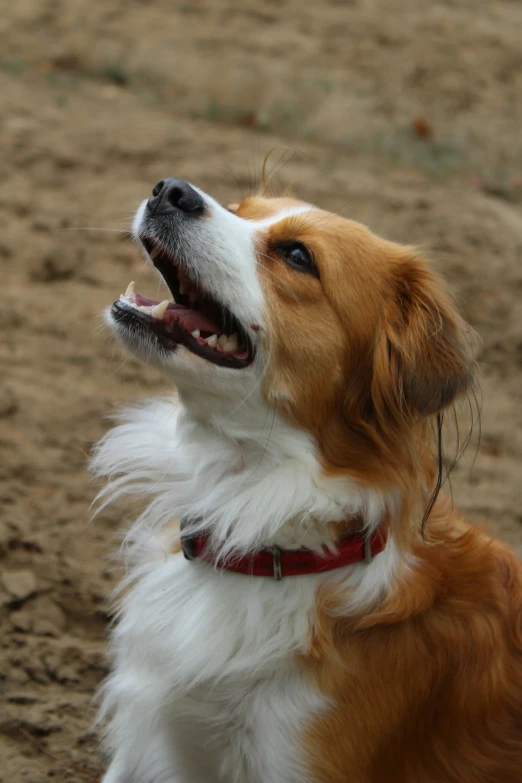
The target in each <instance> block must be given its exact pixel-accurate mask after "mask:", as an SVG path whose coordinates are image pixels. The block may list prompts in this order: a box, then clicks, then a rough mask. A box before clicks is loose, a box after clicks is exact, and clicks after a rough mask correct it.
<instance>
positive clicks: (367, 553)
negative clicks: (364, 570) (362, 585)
mask: <svg viewBox="0 0 522 783" xmlns="http://www.w3.org/2000/svg"><path fill="white" fill-rule="evenodd" d="M372 560H373V552H372V538H371V536H366V538H365V539H364V562H365V563H366V565H369V564H370V563H371V562H372Z"/></svg>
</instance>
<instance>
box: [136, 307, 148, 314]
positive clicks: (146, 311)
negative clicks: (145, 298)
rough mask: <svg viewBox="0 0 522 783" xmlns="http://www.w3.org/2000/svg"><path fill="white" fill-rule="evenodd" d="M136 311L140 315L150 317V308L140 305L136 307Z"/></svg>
mask: <svg viewBox="0 0 522 783" xmlns="http://www.w3.org/2000/svg"><path fill="white" fill-rule="evenodd" d="M138 310H139V311H140V313H147V315H150V307H145V305H140V306H139V307H138Z"/></svg>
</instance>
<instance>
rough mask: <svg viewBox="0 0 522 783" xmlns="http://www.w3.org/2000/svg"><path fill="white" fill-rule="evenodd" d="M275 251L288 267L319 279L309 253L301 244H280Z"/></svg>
mask: <svg viewBox="0 0 522 783" xmlns="http://www.w3.org/2000/svg"><path fill="white" fill-rule="evenodd" d="M276 250H277V252H278V253H279V255H280V256H281V257H282V258H283V259H284V260H285V261H286V263H287V264H288V266H291V267H293V268H294V269H298V270H299V271H300V272H308V273H309V274H311V275H314V276H315V277H319V270H318V269H317V266H316V263H315V259H314V257H313V255H312V253H311V251H310V250H308V248H307V247H306V246H305V245H303V244H302V243H301V242H281V243H280V244H278V245H277V247H276Z"/></svg>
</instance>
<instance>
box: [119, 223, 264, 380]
mask: <svg viewBox="0 0 522 783" xmlns="http://www.w3.org/2000/svg"><path fill="white" fill-rule="evenodd" d="M142 241H143V244H144V246H145V248H146V249H147V252H148V253H149V256H150V259H151V261H152V262H153V263H154V266H155V267H156V268H157V269H158V270H159V271H160V272H161V274H162V276H163V278H164V280H165V283H166V284H167V285H168V287H169V290H170V292H171V294H172V297H173V299H174V301H173V302H170V301H169V300H167V299H165V300H163V301H162V302H158V301H156V300H154V299H148V298H146V297H144V296H141V295H140V294H138V293H136V292H135V290H134V282H132V283H130V284H129V286H128V287H127V290H126V291H125V294H121V295H120V298H119V300H118V301H116V302H114V304H113V306H112V316H113V318H114V320H115V321H116V322H117V323H119V324H122V325H124V326H126V328H127V329H129V330H131V331H136V332H141V333H142V334H143V333H146V332H150V333H151V334H153V335H154V336H155V338H156V339H157V340H158V341H159V342H160V344H161V345H162V347H163V348H164V349H165V350H167V351H171V350H175V349H176V346H177V345H184V346H185V347H186V348H187V349H188V350H189V351H191V352H192V353H194V354H196V355H197V356H201V357H202V358H203V359H206V360H207V361H209V362H213V363H214V364H218V365H220V366H223V367H230V368H235V369H240V368H242V367H247V366H248V365H249V364H251V363H252V361H253V359H254V350H253V346H252V344H251V342H250V341H249V339H248V337H247V335H246V334H245V332H244V330H243V328H242V327H241V325H240V323H239V322H238V321H237V319H236V318H235V317H234V316H233V315H232V313H231V312H230V310H228V308H227V307H226V306H225V305H223V304H221V303H219V302H217V301H216V300H215V299H213V298H212V297H211V296H210V295H209V294H208V293H206V292H205V291H203V290H202V288H201V287H200V286H199V285H197V283H195V282H194V281H193V280H191V278H190V277H189V275H188V273H187V272H186V271H185V270H184V269H182V268H181V267H180V266H179V265H178V264H177V263H176V260H175V259H174V258H172V256H170V255H168V254H167V253H166V252H165V251H164V250H163V249H162V248H161V246H160V245H159V244H155V243H154V242H153V241H152V240H150V239H148V238H143V240H142Z"/></svg>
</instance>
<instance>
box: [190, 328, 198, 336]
mask: <svg viewBox="0 0 522 783" xmlns="http://www.w3.org/2000/svg"><path fill="white" fill-rule="evenodd" d="M190 334H191V335H192V337H201V332H200V331H199V329H194V331H193V332H191V333H190Z"/></svg>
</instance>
